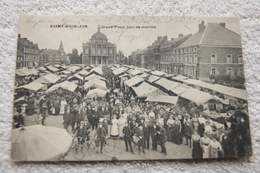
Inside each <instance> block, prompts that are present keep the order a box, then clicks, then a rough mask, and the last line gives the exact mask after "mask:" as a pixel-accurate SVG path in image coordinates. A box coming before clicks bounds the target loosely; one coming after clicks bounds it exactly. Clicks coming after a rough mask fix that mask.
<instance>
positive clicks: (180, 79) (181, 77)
mask: <svg viewBox="0 0 260 173" xmlns="http://www.w3.org/2000/svg"><path fill="white" fill-rule="evenodd" d="M172 79H174V80H178V81H183V80H185V79H188V77H186V76H182V75H178V76H175V77H173V78H172Z"/></svg>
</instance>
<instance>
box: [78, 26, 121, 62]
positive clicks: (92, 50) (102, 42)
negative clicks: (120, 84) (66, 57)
mask: <svg viewBox="0 0 260 173" xmlns="http://www.w3.org/2000/svg"><path fill="white" fill-rule="evenodd" d="M82 48H83V51H82V64H90V65H92V64H114V63H115V58H116V52H117V50H116V45H115V44H112V43H110V42H108V39H107V37H106V35H105V34H103V33H101V32H100V27H98V31H97V32H96V33H95V34H93V35H92V37H91V39H90V41H89V42H87V43H83V44H82Z"/></svg>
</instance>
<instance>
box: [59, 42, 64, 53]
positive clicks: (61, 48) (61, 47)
mask: <svg viewBox="0 0 260 173" xmlns="http://www.w3.org/2000/svg"><path fill="white" fill-rule="evenodd" d="M59 51H60V54H61V55H65V52H64V49H63V44H62V41H60V48H59Z"/></svg>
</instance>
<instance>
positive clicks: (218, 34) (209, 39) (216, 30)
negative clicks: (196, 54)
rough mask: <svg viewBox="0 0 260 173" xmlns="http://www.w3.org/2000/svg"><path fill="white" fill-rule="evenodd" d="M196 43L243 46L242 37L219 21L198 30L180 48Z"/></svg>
mask: <svg viewBox="0 0 260 173" xmlns="http://www.w3.org/2000/svg"><path fill="white" fill-rule="evenodd" d="M195 45H208V46H225V47H228V46H232V47H241V37H240V35H239V34H237V33H235V32H233V31H231V30H229V29H227V28H225V27H223V26H221V25H219V24H217V23H208V24H207V25H206V27H205V29H204V30H203V31H202V32H199V31H198V32H196V33H195V34H194V35H192V36H191V37H190V38H188V39H187V40H186V41H185V42H183V43H182V44H181V45H180V46H178V48H183V47H189V46H195Z"/></svg>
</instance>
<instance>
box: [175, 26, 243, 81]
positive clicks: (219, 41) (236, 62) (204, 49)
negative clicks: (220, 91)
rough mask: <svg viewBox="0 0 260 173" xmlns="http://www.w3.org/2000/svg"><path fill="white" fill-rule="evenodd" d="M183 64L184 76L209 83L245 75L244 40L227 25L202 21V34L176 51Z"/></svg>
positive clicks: (184, 43)
mask: <svg viewBox="0 0 260 173" xmlns="http://www.w3.org/2000/svg"><path fill="white" fill-rule="evenodd" d="M175 54H176V59H177V57H179V58H180V60H179V61H182V64H183V73H182V74H183V75H185V76H188V77H191V78H197V79H200V80H205V81H208V80H210V77H211V76H212V75H227V76H230V78H231V79H232V78H234V77H236V76H241V77H243V76H244V70H243V62H242V61H243V58H242V48H241V37H240V35H239V34H237V33H235V32H233V31H231V30H229V29H227V28H226V27H225V23H220V24H218V23H208V24H207V25H205V24H204V22H203V21H202V22H201V23H200V24H199V31H198V32H196V33H195V34H194V35H192V36H191V37H190V38H188V39H187V40H186V41H185V42H183V43H182V44H181V45H180V46H178V47H177V48H176V50H175Z"/></svg>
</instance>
